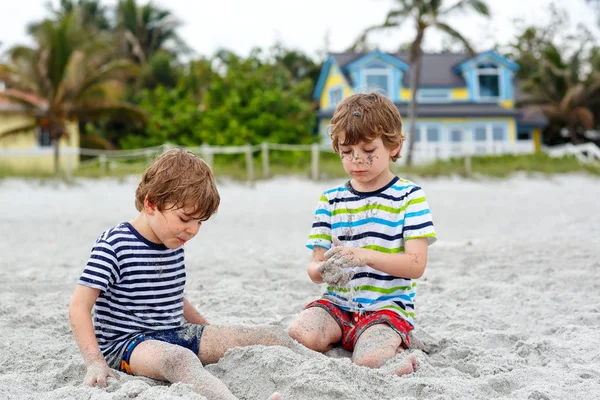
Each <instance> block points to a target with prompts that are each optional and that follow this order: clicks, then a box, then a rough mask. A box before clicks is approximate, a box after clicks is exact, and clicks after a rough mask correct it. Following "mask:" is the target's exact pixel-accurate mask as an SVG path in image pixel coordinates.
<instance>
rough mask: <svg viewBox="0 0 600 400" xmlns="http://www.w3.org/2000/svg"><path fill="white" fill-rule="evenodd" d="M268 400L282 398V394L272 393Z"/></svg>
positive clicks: (279, 399)
mask: <svg viewBox="0 0 600 400" xmlns="http://www.w3.org/2000/svg"><path fill="white" fill-rule="evenodd" d="M268 400H281V396H280V395H279V393H277V392H275V393H273V394H272V395H271V397H269V399H268Z"/></svg>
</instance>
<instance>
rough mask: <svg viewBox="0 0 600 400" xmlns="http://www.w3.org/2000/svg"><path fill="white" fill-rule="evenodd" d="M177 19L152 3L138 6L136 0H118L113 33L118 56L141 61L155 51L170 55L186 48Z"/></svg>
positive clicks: (148, 57) (143, 61) (147, 58)
mask: <svg viewBox="0 0 600 400" xmlns="http://www.w3.org/2000/svg"><path fill="white" fill-rule="evenodd" d="M179 25H180V22H179V21H178V20H177V19H176V18H175V17H174V16H173V14H172V13H171V11H169V10H164V9H161V8H158V7H156V6H155V5H153V4H152V3H149V4H146V5H143V6H140V5H138V4H137V2H136V0H120V1H119V4H118V5H117V35H118V40H119V42H120V49H121V55H122V56H124V57H129V58H131V59H132V60H133V61H135V62H136V63H139V64H145V63H147V62H148V60H150V59H151V58H152V56H154V54H155V53H157V52H159V51H164V52H167V53H169V54H171V55H174V54H176V53H177V52H179V51H188V50H189V49H188V48H187V46H186V45H185V43H184V42H183V40H182V39H181V38H180V37H179V35H178V34H177V32H176V30H177V28H178V27H179Z"/></svg>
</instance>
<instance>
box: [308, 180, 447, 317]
mask: <svg viewBox="0 0 600 400" xmlns="http://www.w3.org/2000/svg"><path fill="white" fill-rule="evenodd" d="M332 237H337V238H338V239H339V240H340V242H342V244H343V245H344V246H346V247H355V248H364V249H371V250H375V251H381V252H384V253H390V254H396V253H404V244H405V243H406V242H407V241H408V240H411V239H417V238H426V239H427V240H428V242H429V244H433V243H434V242H435V241H436V233H435V228H434V225H433V220H432V218H431V211H430V209H429V205H428V204H427V200H426V199H425V193H424V192H423V189H422V188H421V187H420V186H418V185H416V184H414V183H413V182H411V181H408V180H404V179H399V178H398V177H394V179H392V181H391V182H389V183H388V184H387V185H386V186H384V187H383V188H381V189H379V190H376V191H373V192H368V193H365V192H359V191H357V190H355V189H354V188H352V186H351V185H350V183H349V182H348V183H347V184H345V185H343V186H337V187H335V188H333V189H330V190H327V191H326V192H325V193H323V195H321V198H320V199H319V202H318V204H317V209H316V211H315V217H314V221H313V224H312V229H311V231H310V236H309V239H308V242H307V244H306V245H307V246H308V247H309V248H310V249H313V248H314V246H320V247H324V248H326V249H329V248H331V246H332ZM353 270H354V273H355V275H354V277H353V278H352V280H351V281H350V282H349V283H348V285H347V286H346V287H336V286H332V285H328V286H327V289H326V291H325V293H324V294H323V298H324V299H326V300H329V301H331V302H333V303H334V304H336V305H338V306H339V307H340V308H342V309H344V310H347V311H352V312H362V311H378V310H391V311H394V312H396V313H397V314H399V315H400V316H401V317H402V318H404V319H405V320H406V321H408V322H409V323H410V324H414V315H415V313H414V300H415V295H416V286H417V282H416V281H415V280H413V279H409V278H404V277H400V276H393V275H389V274H386V273H385V272H382V271H379V270H377V269H374V268H371V267H369V266H368V265H364V266H361V267H356V268H353Z"/></svg>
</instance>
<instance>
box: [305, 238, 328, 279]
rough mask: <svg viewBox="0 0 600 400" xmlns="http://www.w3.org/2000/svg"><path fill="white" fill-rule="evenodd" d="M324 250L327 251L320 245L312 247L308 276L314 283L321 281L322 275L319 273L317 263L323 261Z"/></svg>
mask: <svg viewBox="0 0 600 400" xmlns="http://www.w3.org/2000/svg"><path fill="white" fill-rule="evenodd" d="M326 251H327V249H325V248H323V247H320V246H315V247H313V254H312V258H311V260H310V263H309V264H308V276H309V277H310V280H311V281H313V282H314V283H322V282H323V277H322V276H321V274H320V273H319V271H318V268H319V265H320V264H321V263H322V262H323V261H325V252H326Z"/></svg>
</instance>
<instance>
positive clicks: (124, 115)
mask: <svg viewBox="0 0 600 400" xmlns="http://www.w3.org/2000/svg"><path fill="white" fill-rule="evenodd" d="M69 115H70V117H71V118H75V119H83V118H85V119H87V120H98V119H102V118H104V117H111V119H113V120H121V121H133V122H139V123H145V122H146V121H147V120H148V114H147V113H146V112H145V111H144V110H142V109H141V108H140V107H137V106H135V105H133V104H129V103H123V102H121V103H102V102H97V103H87V104H81V105H80V106H79V107H77V108H76V109H73V110H70V112H69Z"/></svg>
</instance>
